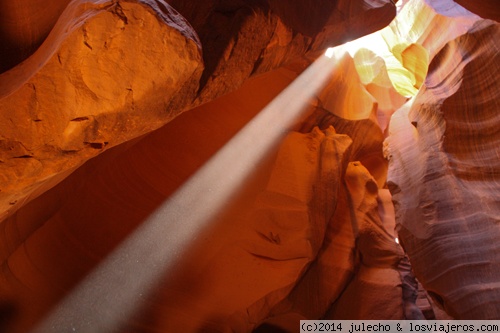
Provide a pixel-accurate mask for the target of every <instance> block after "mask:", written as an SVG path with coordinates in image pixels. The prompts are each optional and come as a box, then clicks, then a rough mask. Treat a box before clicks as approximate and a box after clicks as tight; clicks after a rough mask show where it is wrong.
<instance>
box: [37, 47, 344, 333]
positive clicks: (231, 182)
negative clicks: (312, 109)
mask: <svg viewBox="0 0 500 333" xmlns="http://www.w3.org/2000/svg"><path fill="white" fill-rule="evenodd" d="M342 50H343V49H342V47H337V48H336V49H335V50H334V51H332V54H331V57H333V59H330V58H327V57H320V58H319V59H318V60H316V61H315V62H314V63H313V64H312V65H311V66H309V68H307V69H306V70H305V71H304V72H303V73H302V74H301V75H300V76H299V77H298V78H297V79H296V80H294V81H293V82H292V83H291V84H290V85H289V86H288V87H287V88H286V89H285V90H283V92H282V93H281V94H280V95H278V96H277V97H276V98H275V99H274V100H273V101H272V102H271V103H270V104H269V105H267V106H266V107H265V108H264V109H263V110H262V111H261V112H260V113H259V114H258V115H257V116H256V117H255V118H254V119H252V120H251V121H250V122H249V123H248V124H247V125H246V126H245V127H244V128H243V129H242V130H241V131H240V132H239V133H238V134H237V135H236V136H235V137H233V138H232V139H231V140H230V141H229V142H228V143H227V144H226V145H225V146H224V147H223V148H222V149H221V150H219V151H218V152H217V153H216V154H215V155H214V156H213V157H212V158H211V159H210V160H209V161H208V162H207V163H206V164H205V165H204V166H203V167H202V168H201V169H200V170H199V171H198V172H196V173H195V174H194V175H193V176H192V177H191V178H190V179H189V180H188V181H187V182H186V183H185V184H184V185H183V186H182V187H181V188H180V189H179V190H178V191H177V192H176V193H175V194H173V195H172V196H171V197H170V198H169V199H168V200H167V201H166V202H165V203H164V204H163V205H162V206H161V207H160V208H158V209H157V210H156V211H155V212H154V213H153V214H151V215H150V216H149V217H148V218H147V220H145V221H144V223H143V224H142V225H141V226H140V227H139V228H137V230H136V231H135V232H134V233H133V234H132V235H130V236H129V237H128V238H127V239H126V240H125V241H124V242H123V243H122V244H120V246H118V248H117V249H116V250H114V251H113V252H112V253H111V254H110V255H109V256H108V257H107V258H106V259H105V260H103V261H102V262H101V263H100V264H99V265H98V266H97V268H95V269H94V270H93V271H92V272H91V273H90V274H89V275H88V276H87V277H86V278H85V279H84V280H83V281H82V282H81V283H80V284H79V285H77V286H76V287H75V288H74V289H73V290H72V292H71V294H69V295H68V296H67V297H66V298H64V299H63V300H62V301H61V302H60V303H59V304H58V305H57V306H56V308H55V309H54V310H53V311H52V312H51V313H50V314H49V315H48V316H47V317H46V318H45V319H44V320H43V321H42V322H41V323H39V325H38V326H37V327H36V328H35V329H34V330H33V332H34V333H49V332H50V333H52V332H54V333H56V332H73V331H75V332H81V333H95V332H100V333H104V332H114V331H116V330H117V329H119V328H120V327H121V326H122V325H123V324H124V323H126V321H127V319H128V318H130V316H131V315H132V314H134V311H135V310H136V308H137V306H138V305H140V303H141V300H142V299H143V298H144V297H145V296H146V295H147V294H148V293H149V292H150V291H151V290H152V289H153V288H154V287H155V286H156V284H157V282H158V281H159V280H160V279H161V277H162V276H164V274H166V273H168V270H169V269H171V268H172V267H173V265H174V264H175V263H176V261H177V259H178V258H179V257H180V255H181V254H182V253H183V249H184V248H186V247H187V246H189V244H190V242H192V241H193V240H194V239H195V238H196V236H197V234H198V233H199V232H200V231H201V230H203V229H204V228H206V227H207V225H208V223H209V222H210V220H211V219H212V218H213V217H214V216H215V214H217V212H219V211H220V210H221V209H222V208H223V207H224V206H225V204H226V203H227V202H228V201H229V199H230V198H231V196H232V194H233V193H234V192H235V191H236V190H237V189H238V187H239V186H240V184H242V183H243V182H244V180H245V179H246V177H247V176H248V175H249V174H250V173H251V172H252V171H253V169H254V168H255V165H257V164H258V163H259V162H260V161H261V160H262V159H263V158H264V157H265V155H266V153H267V152H268V151H269V150H270V149H271V148H272V147H274V146H275V145H276V144H278V143H279V142H280V139H281V138H282V137H283V136H284V135H285V134H286V132H287V131H288V130H289V127H290V125H291V124H292V123H293V122H294V121H295V120H296V119H297V118H298V117H299V116H300V115H301V113H302V112H303V110H304V109H305V106H306V103H307V102H308V101H309V99H310V98H312V97H313V96H314V94H316V93H317V92H318V91H319V90H320V89H321V88H323V87H324V86H325V84H326V82H327V80H328V78H329V77H330V76H331V74H332V71H333V70H334V68H335V65H336V62H337V61H336V60H337V58H336V57H337V56H340V55H341V54H342Z"/></svg>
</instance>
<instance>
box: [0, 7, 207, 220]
mask: <svg viewBox="0 0 500 333" xmlns="http://www.w3.org/2000/svg"><path fill="white" fill-rule="evenodd" d="M167 8H168V7H164V8H155V7H151V6H149V5H148V4H147V2H127V1H124V2H114V1H95V2H88V1H87V2H84V1H73V2H72V3H71V4H70V5H69V6H68V7H67V8H66V10H65V11H64V12H63V14H62V15H61V17H60V19H59V21H58V23H57V24H56V26H55V27H54V29H53V31H52V33H51V35H50V36H49V37H48V39H47V40H46V41H45V43H44V44H43V45H42V46H41V47H40V49H38V51H37V52H36V53H35V54H34V55H33V56H31V57H30V58H29V59H28V60H26V61H25V62H23V63H22V64H20V65H18V66H17V67H15V68H13V69H12V70H10V71H8V72H5V73H3V74H1V75H0V90H1V91H2V95H3V97H2V98H1V99H0V123H2V124H4V125H3V126H2V127H1V132H0V168H1V170H2V171H1V173H0V174H1V177H0V191H1V192H0V197H1V199H0V207H1V210H2V217H4V216H5V214H6V213H7V214H8V212H9V211H12V210H13V209H17V207H18V206H19V204H22V202H23V201H24V200H26V198H27V197H28V196H29V195H30V194H31V193H33V192H34V191H38V192H39V191H43V189H44V188H45V189H46V188H50V186H53V184H54V182H57V181H58V180H59V179H60V178H61V175H60V174H62V175H65V174H67V172H68V171H71V170H73V169H74V168H75V167H77V166H79V165H81V164H82V163H83V162H85V161H86V160H87V159H89V158H91V157H93V156H95V155H97V154H99V153H100V152H102V151H103V150H105V149H106V148H108V147H111V146H115V145H117V144H119V143H122V142H124V141H127V140H130V139H133V138H134V137H137V136H139V135H142V134H144V133H146V132H149V131H151V130H153V129H155V128H158V127H160V126H161V125H163V124H164V123H165V122H167V121H169V120H171V119H172V118H174V117H175V116H176V115H177V114H178V113H180V112H181V111H183V110H184V108H185V107H186V106H187V105H189V103H190V102H191V100H190V98H189V95H193V94H194V93H195V92H196V90H197V89H198V82H199V78H200V76H201V73H202V70H203V64H202V58H201V49H200V45H199V43H198V41H197V39H196V38H195V36H196V34H195V32H194V31H193V30H192V29H191V28H190V27H189V24H188V23H187V22H186V21H185V20H182V18H179V15H178V14H175V11H174V10H172V9H169V10H167ZM157 10H158V11H157ZM160 10H161V11H160ZM131 45H133V47H130V46H131ZM152 54H156V55H158V56H154V57H152V56H151V55H152ZM160 54H161V56H159V55H160ZM145 120H147V121H145ZM6 211H7V212H6Z"/></svg>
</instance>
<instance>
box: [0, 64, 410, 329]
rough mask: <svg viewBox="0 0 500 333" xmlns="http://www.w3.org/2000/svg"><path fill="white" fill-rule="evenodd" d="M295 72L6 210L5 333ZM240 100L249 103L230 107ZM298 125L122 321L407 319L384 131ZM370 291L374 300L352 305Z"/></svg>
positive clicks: (275, 76)
mask: <svg viewBox="0 0 500 333" xmlns="http://www.w3.org/2000/svg"><path fill="white" fill-rule="evenodd" d="M294 78H295V75H294V74H293V72H290V71H287V70H279V71H277V72H276V73H268V74H264V75H262V76H259V77H257V78H256V79H255V80H252V81H249V82H248V83H247V84H245V86H244V88H243V89H241V90H239V91H237V92H236V93H234V94H229V95H227V96H225V97H223V98H221V99H219V100H217V101H214V102H211V103H207V104H205V105H203V106H201V107H199V108H197V109H195V110H192V111H191V112H186V113H184V114H182V115H181V116H179V117H177V118H176V119H175V120H173V121H171V122H170V123H169V124H167V125H166V126H165V127H162V128H161V129H159V130H157V131H154V132H152V133H151V134H149V135H147V136H145V137H144V138H142V139H141V140H139V141H138V142H136V143H130V144H129V145H121V146H118V147H115V148H113V149H110V150H108V151H107V152H106V153H104V154H101V155H99V156H97V157H96V158H94V159H92V160H91V161H89V162H87V163H86V164H85V165H84V166H82V167H80V168H79V169H78V170H77V171H75V172H74V173H73V174H71V175H70V176H69V177H68V178H66V179H65V180H63V181H62V182H61V183H59V184H58V185H57V186H56V187H54V188H53V189H51V190H49V191H47V192H46V193H44V194H42V195H40V196H39V197H38V198H36V199H34V200H32V201H31V202H30V203H28V204H27V205H26V206H25V207H23V208H21V209H20V210H19V211H17V212H16V213H15V214H13V215H12V216H11V217H10V218H8V219H7V220H5V221H4V222H3V223H2V224H1V225H0V227H1V232H0V235H2V240H3V239H5V240H6V242H3V241H2V242H0V244H1V246H2V247H1V251H0V254H1V258H2V269H1V274H0V281H1V283H0V286H1V287H0V288H1V289H0V300H2V302H3V304H6V305H8V306H10V307H11V308H13V309H14V314H15V315H13V316H12V318H10V317H8V319H9V320H8V321H6V323H7V324H9V326H8V328H9V332H16V333H17V332H26V331H28V330H29V328H30V327H31V325H33V323H36V322H37V321H40V320H42V318H43V317H44V316H45V315H46V314H47V312H48V311H49V310H50V309H51V308H52V307H54V306H55V305H56V304H57V302H58V301H60V300H61V298H62V297H63V296H64V295H66V294H68V293H71V292H72V290H73V289H74V288H75V287H76V286H77V284H78V282H79V281H81V279H83V278H84V277H85V276H86V275H87V274H88V273H89V272H92V270H93V269H94V268H96V266H97V265H98V263H99V262H101V261H102V260H103V258H105V257H106V255H107V254H109V252H110V251H111V250H112V249H113V248H115V247H116V246H117V245H118V244H119V243H120V242H122V241H123V240H124V239H126V237H127V236H129V235H131V234H132V233H133V232H134V230H136V229H138V228H139V227H140V225H141V224H142V223H144V221H145V220H146V219H147V217H148V215H150V214H151V213H152V212H153V211H154V210H155V209H156V208H157V207H158V206H159V205H161V204H162V203H163V202H164V201H165V200H166V199H167V198H168V197H169V196H170V195H171V194H172V193H174V191H175V190H176V189H177V188H178V187H179V186H181V185H182V183H183V182H184V181H186V180H187V179H188V178H189V176H190V175H191V174H192V173H193V172H194V171H195V170H196V169H197V168H198V167H199V166H200V165H201V164H203V162H204V161H205V160H207V159H208V158H209V157H210V156H211V155H212V154H213V153H214V152H215V151H217V150H218V149H219V148H220V146H221V145H223V143H224V142H225V141H227V140H228V139H229V138H230V137H231V136H232V135H234V133H235V132H236V131H237V130H238V129H239V128H241V127H242V126H243V125H244V124H245V123H246V122H248V121H250V119H251V118H252V117H253V116H254V115H255V114H256V113H258V111H259V110H261V109H262V107H263V106H264V105H265V104H266V102H267V101H268V100H270V99H272V98H273V97H274V95H275V94H277V93H278V92H279V91H280V90H281V89H283V88H284V87H285V86H286V85H287V84H288V83H289V82H290V81H291V80H293V79H294ZM271 82H273V85H271V86H266V85H269V84H270V83H271ZM272 87H274V88H272ZM277 87H281V88H280V89H278V88H277ZM256 92H259V94H258V96H260V97H259V99H257V100H256V99H255V94H256ZM266 99H267V100H266ZM234 105H241V108H240V109H239V112H230V111H231V109H232V108H234ZM313 108H315V109H317V108H316V107H313ZM313 119H316V120H317V123H316V125H314V124H313V123H312V121H313ZM317 125H319V127H316V126H317ZM299 127H300V132H298V131H292V132H291V133H290V134H289V136H288V137H287V138H286V139H285V140H284V141H283V142H282V143H281V145H280V147H279V149H278V150H277V151H276V152H273V153H272V154H271V155H270V156H269V158H268V160H266V161H265V162H264V163H263V164H262V165H256V166H255V175H253V176H252V177H250V179H249V180H248V182H246V183H245V184H244V185H242V189H241V192H242V193H241V194H238V196H237V197H235V201H234V202H228V205H227V207H226V211H224V212H222V213H221V214H219V216H218V218H217V219H216V220H215V221H214V224H213V226H212V227H211V228H209V229H208V230H206V231H204V232H203V233H201V234H200V235H199V236H198V237H197V238H196V240H193V243H192V244H191V246H190V247H189V248H186V249H184V253H183V255H182V256H181V258H180V260H179V263H178V264H177V265H176V267H175V269H174V270H173V271H171V272H168V274H165V276H164V278H162V282H161V283H160V284H159V285H158V287H156V288H155V289H154V292H153V294H152V295H150V296H147V295H137V296H136V297H137V304H138V305H141V304H142V305H143V306H142V307H141V308H138V310H140V311H138V314H137V315H136V316H133V317H132V318H123V320H124V328H123V331H127V330H138V331H141V330H146V331H148V330H163V331H178V330H179V329H180V328H182V330H183V331H184V332H197V331H199V330H208V331H210V330H216V329H218V330H221V329H228V328H231V329H233V330H234V331H238V332H249V331H251V330H252V329H253V328H256V327H259V326H261V325H266V324H268V323H270V322H274V321H280V322H288V325H292V324H293V325H294V326H296V324H297V323H298V322H296V320H298V319H300V318H321V317H323V316H325V315H327V314H328V315H329V316H330V317H331V318H336V319H339V318H361V317H360V316H364V315H365V314H369V313H372V315H371V317H370V318H375V317H378V318H403V310H402V301H403V299H402V292H401V287H400V279H399V275H398V272H397V263H398V261H399V259H400V258H401V257H402V253H401V249H400V248H399V247H398V246H397V245H396V243H395V242H394V236H393V234H392V231H393V229H394V219H393V216H392V217H391V214H390V213H388V214H382V216H384V218H383V219H382V218H381V217H379V211H380V209H379V206H380V203H379V202H381V201H383V200H384V199H382V198H381V195H379V190H378V189H379V186H378V185H377V183H379V184H382V185H383V184H384V183H385V168H386V166H385V164H383V163H382V164H381V163H380V161H382V162H383V156H382V152H381V150H382V149H381V148H382V141H383V139H384V137H383V135H382V133H381V131H380V129H379V128H378V127H377V126H376V125H375V123H373V122H372V121H371V120H366V119H364V120H357V121H352V120H345V119H342V118H339V117H336V116H334V115H332V114H331V113H330V112H326V111H322V110H316V111H315V112H312V113H311V115H310V116H309V117H308V119H307V120H306V121H305V122H303V124H302V125H301V126H299ZM207 137H210V138H211V140H207ZM363 165H366V166H367V167H366V168H365V167H364V166H363ZM372 173H373V174H374V175H376V176H375V177H374V176H372ZM347 180H348V181H347ZM207 195H210V193H207ZM382 221H383V222H382ZM166 223H168V221H166ZM7 240H8V241H7ZM356 244H360V246H359V247H357V246H356ZM367 286H368V287H367ZM117 287H119V288H120V286H117ZM346 290H349V291H348V292H345V291H346ZM387 292H389V293H390V295H391V299H390V300H388V299H387V298H386V297H382V295H383V294H386V293H387ZM364 294H370V295H371V296H370V302H354V303H353V302H352V300H353V299H357V298H358V297H360V295H364ZM93 301H94V302H98V300H93ZM143 302H144V303H143ZM339 304H342V305H339ZM346 304H349V306H346ZM381 304H384V306H382V305H381ZM388 304H389V305H390V306H388ZM82 306H83V303H82ZM373 309H378V310H377V311H378V312H373ZM383 309H387V311H382V310H383ZM287 318H293V319H292V320H291V321H290V320H288V321H287V320H286V319H287Z"/></svg>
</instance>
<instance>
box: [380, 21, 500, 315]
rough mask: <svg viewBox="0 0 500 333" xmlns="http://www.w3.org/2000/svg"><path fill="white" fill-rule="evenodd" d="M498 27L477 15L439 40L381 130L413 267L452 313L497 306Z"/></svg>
mask: <svg viewBox="0 0 500 333" xmlns="http://www.w3.org/2000/svg"><path fill="white" fill-rule="evenodd" d="M499 33H500V30H499V26H498V24H497V23H494V22H488V21H480V22H477V23H476V24H475V25H473V26H472V27H471V28H470V30H469V31H468V33H467V34H466V35H462V36H459V37H457V38H456V39H453V40H452V41H450V42H449V43H447V44H446V46H445V47H444V48H443V49H442V50H441V51H440V52H439V53H438V54H437V55H436V57H435V58H434V59H433V61H432V63H431V65H430V67H429V75H428V76H427V79H426V82H425V85H424V87H423V88H422V90H421V91H420V92H419V94H418V95H417V96H416V97H415V99H414V100H413V102H412V103H411V104H410V105H408V106H407V107H405V108H402V109H400V110H399V111H398V112H397V114H395V115H394V116H393V119H392V121H391V130H390V132H391V134H390V136H389V138H388V153H389V154H390V172H389V184H390V186H389V187H390V189H391V192H392V193H393V200H394V201H395V203H396V212H397V218H396V219H397V221H398V224H399V231H398V232H399V234H400V236H401V239H402V241H403V242H404V246H405V249H406V250H407V251H408V255H409V256H410V259H411V261H412V264H413V267H414V269H415V272H416V274H417V277H418V278H419V279H420V280H421V281H422V282H423V284H424V286H425V287H426V289H427V290H429V291H430V292H431V294H432V295H433V296H434V297H435V299H436V301H437V302H438V303H440V304H442V305H443V306H444V308H445V309H446V310H447V312H448V313H449V314H450V315H452V316H454V317H455V318H468V319H473V318H474V319H478V318H488V319H495V318H498V316H499V315H500V312H499V311H500V310H499V309H500V308H499V306H498V299H499V296H498V293H499V288H498V287H497V282H496V281H497V280H498V279H497V273H494V272H497V271H498V265H499V261H498V258H497V257H498V249H497V246H496V243H497V238H498V230H499V229H498V222H499V221H498V207H500V206H499V204H498V203H499V202H498V196H497V195H496V194H494V193H497V192H498V182H499V180H498V179H499V170H500V165H499V162H498V161H499V159H498V156H499V145H498V142H499V140H500V132H499V130H498V121H499V116H498V110H499V102H498V101H499V99H498V98H499V96H500V90H499V87H498V84H496V83H495V81H496V78H497V77H498V74H499V68H498V65H497V63H498V59H499V49H498V46H497V45H496V43H495V42H494V40H495V39H498V37H499V36H500V34H499ZM493 44H495V45H493ZM410 165H411V166H410ZM409 192H411V193H413V195H408V193H409ZM446 254H447V255H446ZM464 299H467V301H464Z"/></svg>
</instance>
